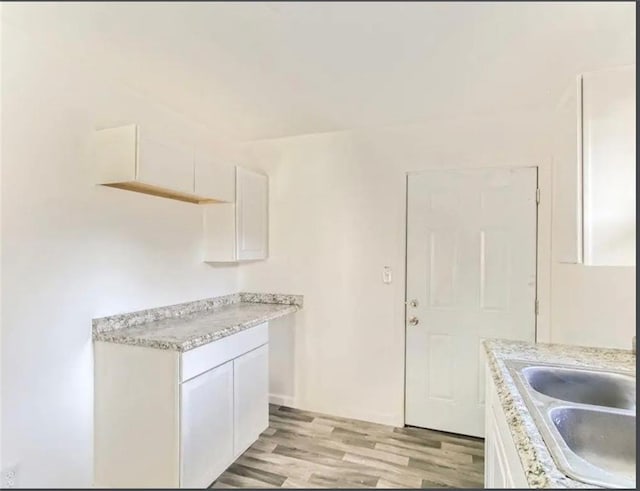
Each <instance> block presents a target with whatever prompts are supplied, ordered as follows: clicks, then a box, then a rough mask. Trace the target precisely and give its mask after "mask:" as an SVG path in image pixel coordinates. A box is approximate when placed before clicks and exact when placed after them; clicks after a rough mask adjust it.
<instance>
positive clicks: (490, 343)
mask: <svg viewBox="0 0 640 491" xmlns="http://www.w3.org/2000/svg"><path fill="white" fill-rule="evenodd" d="M483 344H484V348H485V352H486V353H487V361H488V364H489V367H490V369H491V374H492V377H493V381H494V382H495V385H496V389H497V392H498V397H499V399H500V402H501V403H502V408H503V410H504V413H505V415H506V417H507V423H508V424H509V429H510V430H511V435H512V436H513V441H514V443H515V445H516V448H517V449H518V453H519V454H520V461H521V462H522V467H523V469H524V472H525V475H526V476H527V481H528V482H529V486H530V487H532V488H591V489H593V488H594V487H595V486H593V485H590V484H585V483H582V482H580V481H576V480H574V479H571V478H570V477H567V476H565V475H564V474H563V473H562V472H561V471H560V470H559V469H558V468H557V467H556V464H555V462H554V461H553V458H552V457H551V454H550V453H549V451H548V450H547V446H546V445H545V443H544V441H543V439H542V436H541V435H540V432H539V431H538V429H537V426H536V424H535V422H534V420H533V418H532V416H531V414H530V413H529V410H528V409H527V406H526V404H525V402H524V400H523V398H522V396H521V395H520V391H519V390H518V388H517V386H516V385H515V382H514V380H513V378H512V377H511V374H510V372H509V370H508V368H507V367H506V366H505V363H504V362H505V360H523V361H539V362H544V363H558V364H560V365H574V366H580V367H588V368H601V369H610V370H622V371H627V372H630V374H632V375H634V376H635V370H636V357H635V355H634V354H633V353H632V352H631V351H630V350H619V349H601V348H585V347H580V346H567V345H560V344H545V343H539V344H533V343H525V342H520V341H506V340H497V339H489V340H485V341H484V343H483Z"/></svg>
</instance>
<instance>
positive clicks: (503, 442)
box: [484, 367, 529, 489]
mask: <svg viewBox="0 0 640 491" xmlns="http://www.w3.org/2000/svg"><path fill="white" fill-rule="evenodd" d="M486 380H487V383H486V403H485V411H486V414H485V439H484V454H485V455H484V487H485V488H498V489H504V488H528V487H529V484H528V482H527V477H526V475H525V473H524V469H523V468H522V464H521V462H520V457H519V456H518V451H517V449H516V446H515V443H514V442H513V438H512V437H511V432H510V431H509V426H508V424H507V418H506V416H505V414H504V411H503V410H502V405H501V404H500V400H499V399H498V393H497V391H496V387H495V384H494V383H493V379H492V378H491V371H490V369H489V368H488V367H487V374H486Z"/></svg>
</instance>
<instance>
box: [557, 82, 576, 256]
mask: <svg viewBox="0 0 640 491" xmlns="http://www.w3.org/2000/svg"><path fill="white" fill-rule="evenodd" d="M581 104H582V78H581V77H578V78H577V83H576V84H575V85H572V86H571V87H569V89H568V90H567V91H566V92H565V94H564V96H563V97H562V100H561V101H560V104H559V105H558V107H557V108H556V111H555V115H554V123H555V124H554V128H553V132H552V138H553V224H552V226H553V231H552V235H553V248H552V253H553V260H554V261H557V262H560V263H574V264H575V263H581V262H582V157H581V154H582V141H581V131H582V129H581V118H582V115H581V113H580V105H581Z"/></svg>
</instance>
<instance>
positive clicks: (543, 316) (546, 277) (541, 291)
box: [400, 162, 552, 426]
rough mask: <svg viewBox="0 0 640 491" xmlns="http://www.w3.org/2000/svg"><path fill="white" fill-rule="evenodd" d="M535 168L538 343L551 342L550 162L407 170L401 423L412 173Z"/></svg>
mask: <svg viewBox="0 0 640 491" xmlns="http://www.w3.org/2000/svg"><path fill="white" fill-rule="evenodd" d="M523 167H525V168H527V167H528V168H535V169H536V173H537V180H538V189H539V201H538V203H537V205H538V208H537V213H536V299H537V300H538V312H537V313H536V315H535V342H536V343H549V342H551V210H552V208H551V195H552V188H551V165H550V162H549V163H547V162H540V163H537V164H521V165H518V164H504V165H478V166H464V167H462V166H461V167H425V168H422V169H419V170H415V171H407V172H405V173H404V175H405V176H404V198H405V199H404V270H403V273H404V295H403V305H402V307H403V308H402V309H400V310H401V312H402V321H401V322H402V336H403V343H402V346H403V353H402V359H403V367H402V368H403V369H402V426H405V424H406V401H407V325H406V317H407V236H408V233H409V223H408V217H409V213H408V212H409V206H408V204H409V176H410V175H415V174H422V173H426V172H430V171H435V170H438V171H447V170H449V171H452V172H456V171H463V170H488V169H513V168H523Z"/></svg>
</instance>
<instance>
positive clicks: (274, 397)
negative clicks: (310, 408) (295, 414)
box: [269, 394, 296, 408]
mask: <svg viewBox="0 0 640 491" xmlns="http://www.w3.org/2000/svg"><path fill="white" fill-rule="evenodd" d="M269 404H275V405H276V406H286V407H293V408H295V407H296V403H295V399H294V398H293V397H291V396H284V395H281V394H269Z"/></svg>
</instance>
